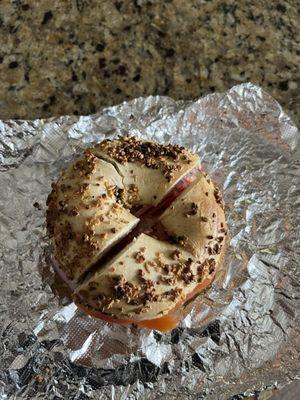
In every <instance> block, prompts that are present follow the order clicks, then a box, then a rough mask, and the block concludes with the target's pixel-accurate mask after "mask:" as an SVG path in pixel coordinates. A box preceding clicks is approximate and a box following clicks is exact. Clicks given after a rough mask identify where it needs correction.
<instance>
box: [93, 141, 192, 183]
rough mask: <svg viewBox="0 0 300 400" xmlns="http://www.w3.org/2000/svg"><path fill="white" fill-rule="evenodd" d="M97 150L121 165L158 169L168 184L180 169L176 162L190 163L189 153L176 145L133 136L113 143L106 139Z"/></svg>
mask: <svg viewBox="0 0 300 400" xmlns="http://www.w3.org/2000/svg"><path fill="white" fill-rule="evenodd" d="M98 148H99V149H100V150H102V151H104V152H105V153H106V154H107V155H108V156H109V157H112V158H113V159H114V160H116V161H117V162H119V163H121V164H126V163H128V162H140V163H141V164H143V165H145V166H146V167H147V168H152V169H160V170H161V171H162V174H163V176H164V177H165V179H166V180H167V181H168V182H170V181H171V179H172V178H173V176H174V173H175V172H176V171H178V170H180V169H181V165H180V164H179V163H178V164H177V162H179V161H181V162H184V163H188V164H189V163H190V162H191V161H192V160H191V153H190V152H188V151H187V150H186V149H184V147H181V146H178V145H177V144H167V145H164V144H160V143H153V142H145V141H141V140H138V139H137V138H135V137H133V136H123V137H119V139H118V140H114V141H111V140H109V139H107V140H105V141H103V142H102V143H100V144H99V145H98Z"/></svg>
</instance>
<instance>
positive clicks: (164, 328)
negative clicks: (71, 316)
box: [75, 273, 215, 332]
mask: <svg viewBox="0 0 300 400" xmlns="http://www.w3.org/2000/svg"><path fill="white" fill-rule="evenodd" d="M214 276H215V273H213V274H211V275H210V277H209V278H206V279H204V280H203V281H202V282H200V283H199V284H198V285H197V286H196V287H195V288H194V289H193V290H192V291H191V292H190V293H189V294H188V295H187V296H186V297H185V298H184V299H182V300H180V301H179V302H177V304H176V305H175V307H174V308H173V309H172V310H171V311H170V312H169V313H168V314H166V315H164V316H162V317H159V318H153V319H149V320H141V321H137V320H134V319H117V318H113V317H111V316H109V315H108V314H104V313H102V312H100V311H95V310H91V309H90V308H88V307H85V306H83V305H82V304H81V303H80V302H79V301H75V304H76V306H77V307H78V308H79V309H80V310H81V311H83V312H84V313H85V314H88V315H90V316H91V317H93V318H97V319H102V320H103V321H107V322H110V323H116V324H122V325H124V324H135V325H137V326H140V327H142V328H147V329H154V330H157V331H160V332H169V331H171V330H172V329H174V328H176V327H177V326H178V324H179V323H180V321H181V320H182V319H183V318H184V307H182V309H181V310H180V308H181V306H183V305H184V303H185V302H187V301H188V300H190V299H191V298H193V297H194V296H196V295H197V294H198V293H199V292H201V291H202V290H203V289H205V288H206V287H207V286H208V285H209V284H210V283H211V281H212V280H213V278H214Z"/></svg>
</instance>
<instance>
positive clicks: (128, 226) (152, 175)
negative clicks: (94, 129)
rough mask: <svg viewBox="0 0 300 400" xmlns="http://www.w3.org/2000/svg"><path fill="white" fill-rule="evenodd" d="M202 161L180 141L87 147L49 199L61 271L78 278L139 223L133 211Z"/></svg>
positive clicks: (156, 197) (133, 140) (125, 140)
mask: <svg viewBox="0 0 300 400" xmlns="http://www.w3.org/2000/svg"><path fill="white" fill-rule="evenodd" d="M198 164H199V157H198V156H197V155H196V154H194V153H191V152H189V151H188V150H186V149H184V148H182V147H180V146H178V145H170V144H169V145H162V144H158V143H154V142H145V141H139V140H137V139H136V138H134V137H122V138H118V139H116V140H112V141H110V140H106V141H104V142H102V143H99V144H97V145H96V146H94V147H92V148H90V149H87V150H86V151H85V153H84V154H83V156H82V157H80V158H79V159H78V160H76V161H75V162H74V163H73V164H72V165H70V166H69V167H68V168H67V170H66V171H64V172H63V173H62V175H61V177H60V178H59V179H58V181H57V182H56V183H55V184H53V185H52V192H51V193H50V195H49V196H48V199H47V206H48V209H47V228H48V232H49V234H50V236H51V237H52V238H53V242H54V258H55V260H56V262H57V263H58V265H59V268H60V270H61V271H62V272H63V273H64V274H65V275H66V277H67V278H68V279H69V280H73V281H78V280H79V279H80V278H81V277H82V275H83V274H84V273H86V271H88V270H89V269H90V268H91V266H92V265H94V264H95V263H96V262H97V261H98V260H99V259H101V257H102V256H103V255H104V254H105V253H106V252H107V251H108V250H109V249H110V248H111V247H112V246H113V245H114V244H116V243H117V242H118V241H119V240H120V239H121V238H122V237H124V236H126V235H127V234H128V232H129V231H131V230H132V229H133V227H134V226H136V224H137V223H138V222H139V219H138V218H136V217H135V216H134V215H133V213H132V212H131V210H134V208H135V207H136V206H140V205H152V206H156V205H157V204H158V203H159V202H160V201H161V200H162V199H163V197H164V196H165V195H166V194H167V193H168V192H169V191H170V190H171V189H172V187H173V186H174V185H176V183H177V182H178V181H179V180H180V179H181V178H182V177H184V176H185V175H186V174H187V173H188V172H189V171H191V170H192V169H193V168H195V166H197V165H198Z"/></svg>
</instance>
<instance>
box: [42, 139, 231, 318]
mask: <svg viewBox="0 0 300 400" xmlns="http://www.w3.org/2000/svg"><path fill="white" fill-rule="evenodd" d="M199 168H200V162H199V157H198V155H197V154H194V153H192V152H190V151H188V150H186V149H184V148H182V147H180V146H178V145H162V144H159V143H154V142H149V141H146V142H145V141H140V140H138V139H136V138H134V137H128V136H126V137H121V138H118V139H115V140H105V141H104V142H101V143H99V144H96V145H95V146H94V147H92V148H89V149H87V150H86V151H85V153H84V154H83V156H82V157H80V158H79V159H77V160H76V161H75V162H74V163H73V164H72V165H70V166H69V167H68V168H67V170H66V171H64V172H63V173H62V175H61V177H60V178H59V179H58V181H57V182H56V183H55V184H53V185H52V192H51V193H50V195H49V197H48V200H47V205H48V210H47V228H48V232H49V235H50V236H51V237H52V239H53V243H54V258H55V261H56V263H57V264H58V266H59V270H60V272H62V275H64V276H65V277H66V279H67V280H69V281H73V282H75V283H76V286H77V288H76V290H75V291H74V300H75V301H76V303H77V304H80V305H82V306H83V308H84V310H86V311H87V312H90V313H91V315H97V313H98V314H99V316H100V317H101V315H102V316H108V317H109V318H112V319H113V320H120V321H125V320H126V321H127V322H131V323H134V322H136V323H139V322H143V321H149V320H155V319H161V318H162V317H163V316H167V315H168V314H169V313H170V312H171V311H172V310H174V308H176V307H177V306H178V305H179V304H182V303H184V301H185V300H186V299H188V298H190V297H191V295H194V294H195V293H196V292H197V291H199V290H203V289H204V288H205V287H206V286H208V285H209V284H210V283H211V281H212V280H213V279H214V276H215V274H216V273H217V271H218V269H220V268H221V264H222V259H223V256H224V253H225V243H226V236H227V226H226V222H225V215H224V206H223V201H222V198H221V194H220V191H219V189H218V188H217V186H216V185H215V184H214V183H213V182H212V181H211V180H210V179H209V177H208V176H207V175H206V174H203V173H201V174H200V172H199ZM196 170H197V175H196V174H195V176H194V178H193V179H191V180H187V176H190V175H191V174H192V175H193V173H194V171H196ZM183 180H186V181H187V182H188V183H187V185H188V186H187V187H186V185H184V186H183V189H182V190H183V191H182V190H181V194H178V193H179V191H178V190H177V192H176V187H179V185H180V182H181V184H182V182H183ZM190 182H192V183H190ZM176 185H177V186H176ZM173 193H176V195H174V198H173V199H171V200H172V201H171V203H170V202H169V200H168V202H165V203H164V199H166V198H167V197H168V196H169V197H170V196H171V197H172V196H173ZM167 195H168V196H167ZM169 197H168V199H169ZM161 204H163V205H164V204H167V205H166V206H165V208H166V207H168V208H167V209H164V207H163V206H161ZM145 206H146V208H147V207H151V210H152V212H153V210H154V213H153V214H149V215H150V218H149V217H148V219H147V223H146V222H145V221H146V219H144V218H145V217H144V216H143V215H142V214H141V213H138V212H136V210H137V209H138V208H139V207H145ZM157 206H158V207H157ZM146 208H145V209H146ZM148 209H149V208H148ZM155 210H159V212H158V213H157V214H155ZM135 214H136V215H139V216H140V218H137V217H136V216H135ZM151 215H152V217H151ZM155 215H156V216H155ZM154 216H155V217H154ZM138 223H139V225H138V228H137V229H134V228H135V227H136V225H137V224H138ZM143 223H144V225H143ZM149 226H150V228H149ZM143 227H145V228H144V229H143ZM133 229H134V230H133ZM132 230H133V232H132V233H131V234H130V235H129V233H130V232H131V231H132ZM128 235H129V236H128ZM124 237H125V238H126V239H125V241H123V240H122V239H123V238H124ZM122 243H123V244H122ZM84 278H85V279H84Z"/></svg>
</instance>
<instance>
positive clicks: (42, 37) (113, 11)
mask: <svg viewBox="0 0 300 400" xmlns="http://www.w3.org/2000/svg"><path fill="white" fill-rule="evenodd" d="M299 19H300V16H299V2H298V1H296V0H290V1H277V0H274V1H263V2H262V1H261V0H255V1H254V0H252V1H251V0H248V1H246V0H241V1H236V0H234V1H225V0H223V1H218V0H211V1H209V0H207V1H206V0H173V1H172V0H165V1H161V0H152V1H144V0H124V1H120V0H118V1H117V0H102V1H96V0H76V1H75V0H73V1H71V0H64V1H50V0H48V1H47V0H40V1H33V0H27V1H26V0H24V1H21V0H20V1H17V0H15V1H11V0H9V1H8V0H2V1H1V2H0V77H1V79H0V118H36V117H49V116H54V115H62V114H89V113H93V112H95V111H96V110H98V109H100V108H101V107H102V106H104V105H111V104H116V103H119V102H121V101H123V100H127V99H131V98H134V97H137V96H145V95H149V94H164V95H168V96H171V97H173V98H175V99H190V98H195V97H199V96H202V95H204V94H206V93H209V92H213V91H224V90H226V89H227V88H229V87H231V86H232V85H234V84H237V83H241V82H246V81H251V82H253V83H255V84H258V85H260V86H262V87H263V88H264V89H266V90H267V91H268V92H269V93H270V94H271V95H273V96H274V97H275V98H276V99H277V100H279V102H280V103H281V104H282V105H283V106H284V108H285V109H286V110H287V111H288V112H289V114H290V115H291V116H292V118H293V119H294V120H295V122H298V123H299V118H300V105H299V87H300V33H299V32H300V31H299Z"/></svg>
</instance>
